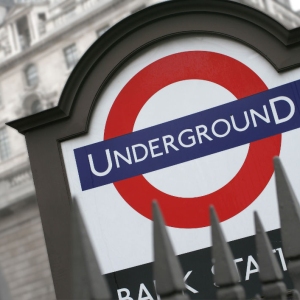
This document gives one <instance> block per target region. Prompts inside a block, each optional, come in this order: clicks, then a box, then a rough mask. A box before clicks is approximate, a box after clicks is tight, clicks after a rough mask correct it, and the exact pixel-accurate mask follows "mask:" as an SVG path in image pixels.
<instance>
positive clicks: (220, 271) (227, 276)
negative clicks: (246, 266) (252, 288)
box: [210, 207, 239, 286]
mask: <svg viewBox="0 0 300 300" xmlns="http://www.w3.org/2000/svg"><path fill="white" fill-rule="evenodd" d="M210 222H211V235H212V256H213V258H214V261H215V283H216V284H217V285H218V286H228V285H234V284H237V283H238V282H239V274H238V271H237V269H236V266H235V264H234V262H233V256H232V253H231V250H230V248H229V246H228V244H227V242H226V240H225V237H224V235H223V232H222V229H221V226H220V223H219V220H218V217H217V214H216V212H215V210H214V208H213V207H210Z"/></svg>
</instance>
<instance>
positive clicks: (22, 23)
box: [16, 17, 31, 50]
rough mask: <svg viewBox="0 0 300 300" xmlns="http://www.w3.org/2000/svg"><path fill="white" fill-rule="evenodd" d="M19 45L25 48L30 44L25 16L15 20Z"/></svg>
mask: <svg viewBox="0 0 300 300" xmlns="http://www.w3.org/2000/svg"><path fill="white" fill-rule="evenodd" d="M16 26H17V31H18V36H19V41H20V46H21V49H22V50H25V49H27V48H28V47H29V46H30V44H31V38H30V31H29V26H28V20H27V17H22V18H21V19H19V20H17V22H16Z"/></svg>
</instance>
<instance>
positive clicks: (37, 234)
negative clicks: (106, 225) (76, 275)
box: [0, 0, 300, 300]
mask: <svg viewBox="0 0 300 300" xmlns="http://www.w3.org/2000/svg"><path fill="white" fill-rule="evenodd" d="M224 1H225V0H224ZM157 2H161V1H159V0H15V1H13V0H0V265H1V268H2V272H3V274H4V277H5V278H6V281H7V283H8V285H9V289H10V293H11V295H12V298H13V299H15V300H46V299H47V300H54V299H55V293H54V289H53V283H52V279H51V273H50V267H49V262H48V257H47V252H46V247H45V242H44V237H43V231H42V227H41V222H40V217H39V211H38V207H37V202H36V198H35V191H34V185H33V181H32V176H31V170H30V165H29V160H28V155H27V151H26V144H25V141H24V138H23V136H22V135H21V134H19V133H18V132H16V131H14V130H13V129H11V128H9V127H7V126H5V123H6V122H8V121H11V120H14V119H17V118H21V117H24V116H27V115H30V114H34V113H37V112H39V111H41V110H44V109H47V108H50V107H52V106H54V105H56V104H57V102H58V100H59V96H60V94H61V91H62V89H63V86H64V84H65V82H66V80H67V78H68V76H69V74H70V72H71V71H72V69H73V67H74V66H75V65H76V63H77V61H78V60H79V59H80V57H81V55H82V54H83V53H84V52H85V51H86V50H87V49H88V48H89V46H90V45H91V44H92V43H93V42H94V41H95V40H96V39H97V38H98V37H99V36H101V35H102V34H103V33H104V32H105V31H106V30H107V29H108V28H109V27H111V26H112V25H113V24H115V23H116V22H118V21H120V20H121V19H123V18H125V17H126V16H128V15H130V14H132V13H134V12H136V11H138V10H141V9H143V8H145V7H146V6H149V5H153V4H155V3H157ZM235 2H240V3H243V4H246V5H250V6H253V7H255V8H257V9H259V10H262V11H263V12H265V13H267V14H269V15H270V16H272V17H273V18H275V19H276V20H278V21H279V22H281V23H282V24H283V25H284V26H285V27H287V28H289V29H291V28H294V27H298V26H300V15H298V14H297V13H295V12H293V11H292V10H291V6H290V3H289V1H288V0H239V1H235Z"/></svg>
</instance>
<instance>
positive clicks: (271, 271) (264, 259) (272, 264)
mask: <svg viewBox="0 0 300 300" xmlns="http://www.w3.org/2000/svg"><path fill="white" fill-rule="evenodd" d="M254 219H255V230H256V235H255V241H256V251H257V258H258V265H259V278H260V280H261V281H262V282H263V283H267V282H274V281H279V280H282V278H283V275H282V272H281V269H280V266H279V264H278V261H277V260H276V257H275V255H274V253H273V251H272V246H271V243H270V241H269V238H268V236H267V234H266V232H265V230H264V228H263V225H262V223H261V220H260V218H259V216H258V214H257V212H254Z"/></svg>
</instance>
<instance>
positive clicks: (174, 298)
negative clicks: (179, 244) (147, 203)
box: [152, 201, 189, 300]
mask: <svg viewBox="0 0 300 300" xmlns="http://www.w3.org/2000/svg"><path fill="white" fill-rule="evenodd" d="M152 211H153V233H154V270H153V273H154V279H155V281H156V291H157V294H158V295H160V297H161V299H162V300H187V299H189V297H188V296H187V295H184V294H183V291H184V290H185V284H184V282H183V272H182V269H181V266H180V263H179V260H178V258H177V256H176V255H175V253H174V250H173V247H172V244H171V241H170V239H169V236H168V233H167V230H166V226H165V223H164V220H163V217H162V214H161V212H160V209H159V206H158V204H157V203H156V202H155V201H154V202H153V206H152Z"/></svg>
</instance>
